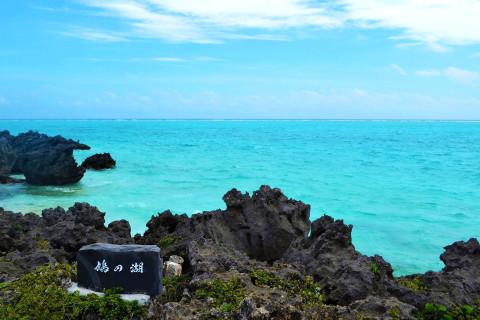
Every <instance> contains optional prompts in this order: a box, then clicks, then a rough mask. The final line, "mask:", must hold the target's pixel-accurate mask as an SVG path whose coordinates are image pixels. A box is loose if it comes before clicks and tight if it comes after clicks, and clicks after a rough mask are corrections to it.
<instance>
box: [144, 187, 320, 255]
mask: <svg viewBox="0 0 480 320" xmlns="http://www.w3.org/2000/svg"><path fill="white" fill-rule="evenodd" d="M223 199H224V201H225V203H226V205H227V209H226V210H216V211H211V212H203V213H200V214H195V215H193V216H192V218H188V217H187V216H186V215H173V214H172V213H171V212H170V211H165V212H163V213H161V214H159V215H157V216H156V217H152V219H151V220H150V221H149V222H148V223H147V227H148V230H147V231H146V232H145V235H144V237H143V239H142V242H144V243H146V244H154V243H157V242H158V241H159V240H161V239H162V237H165V236H170V237H173V238H176V239H178V240H179V241H178V242H177V243H176V245H177V246H184V251H186V247H187V245H188V244H190V243H191V240H199V239H201V238H205V239H210V240H211V241H213V242H214V243H215V244H216V245H223V246H227V247H229V248H233V249H236V250H238V251H240V252H243V253H244V254H246V255H247V256H249V257H250V258H253V259H256V260H260V261H270V262H271V261H274V260H277V259H279V258H280V257H281V256H282V255H283V253H284V252H285V251H286V250H287V249H288V247H289V246H290V244H291V243H292V241H293V240H295V239H297V238H298V237H304V236H306V235H307V233H308V230H309V227H310V220H309V217H310V206H309V205H306V204H304V203H303V202H301V201H295V200H291V199H288V198H287V197H285V195H283V193H282V192H281V191H280V189H272V188H270V187H268V186H262V187H260V189H259V190H258V191H256V192H254V193H253V196H251V197H250V195H249V194H248V193H245V194H242V193H240V192H239V191H238V190H236V189H233V190H231V191H229V192H227V194H225V196H224V197H223ZM174 249H175V250H178V248H176V247H174ZM164 254H166V255H168V254H169V252H168V251H167V252H164Z"/></svg>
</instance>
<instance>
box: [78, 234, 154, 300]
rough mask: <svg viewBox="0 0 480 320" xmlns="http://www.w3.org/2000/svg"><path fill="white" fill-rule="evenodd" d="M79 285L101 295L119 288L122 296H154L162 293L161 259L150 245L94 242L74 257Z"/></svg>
mask: <svg viewBox="0 0 480 320" xmlns="http://www.w3.org/2000/svg"><path fill="white" fill-rule="evenodd" d="M77 264H78V272H77V275H78V285H79V286H80V287H83V288H87V289H91V290H94V291H98V292H102V291H103V290H104V289H109V288H122V289H123V293H125V294H139V293H140V294H147V295H149V296H156V295H159V294H160V293H161V292H162V257H161V256H160V248H159V247H157V246H153V245H115V244H108V243H94V244H90V245H87V246H84V247H82V248H81V249H80V251H79V252H78V255H77Z"/></svg>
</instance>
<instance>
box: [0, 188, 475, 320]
mask: <svg viewBox="0 0 480 320" xmlns="http://www.w3.org/2000/svg"><path fill="white" fill-rule="evenodd" d="M223 199H224V201H225V203H226V209H225V210H220V209H218V210H214V211H206V212H203V213H200V214H195V215H192V216H191V217H188V216H187V215H185V214H184V215H175V214H173V213H172V212H170V211H165V212H162V213H159V214H157V215H155V216H152V218H151V219H150V221H148V223H147V228H148V229H147V231H146V232H145V233H144V234H143V235H139V234H137V235H134V236H132V235H131V230H130V225H129V223H128V221H126V220H120V221H115V222H112V223H110V224H109V225H108V226H105V219H104V216H105V214H104V213H102V212H100V211H99V210H98V209H97V208H96V207H94V206H91V205H89V204H86V203H76V204H75V205H74V206H73V207H71V208H69V209H68V210H64V209H62V208H54V209H46V210H44V211H43V212H42V214H41V215H36V214H32V213H27V214H21V213H13V212H9V211H5V210H3V209H0V288H1V287H2V286H1V284H2V283H8V282H12V281H15V279H18V278H19V277H22V276H23V275H25V274H28V273H30V272H33V271H34V270H35V269H36V268H37V267H39V266H42V265H46V264H54V263H67V264H72V263H74V261H75V256H76V254H77V252H78V250H79V249H80V248H81V247H82V246H83V245H87V244H90V243H95V242H107V243H114V244H128V243H137V244H154V245H158V246H159V247H161V248H162V255H163V257H164V259H165V260H168V258H169V257H170V256H173V255H175V256H179V257H182V258H183V260H184V263H183V274H182V275H181V276H179V277H178V279H175V281H172V279H170V280H169V279H167V280H165V290H166V292H165V294H164V295H162V296H160V297H158V298H155V299H153V300H152V301H151V303H150V305H149V306H148V317H149V318H152V319H224V318H230V319H415V318H418V319H442V318H444V317H443V315H444V314H447V312H452V314H455V315H457V316H458V317H457V316H454V317H453V318H452V317H451V319H477V316H479V315H480V313H477V312H478V310H477V309H476V308H478V306H477V304H478V302H479V300H478V299H479V298H480V244H479V243H478V241H477V240H476V239H470V240H469V241H467V242H464V241H458V242H455V243H453V244H451V245H449V246H447V247H445V251H444V253H443V254H442V255H441V256H440V259H441V260H442V261H443V262H444V264H445V267H444V268H443V269H442V270H441V271H439V272H431V271H430V272H426V273H424V274H417V275H410V276H406V277H400V278H396V277H394V276H393V270H392V267H391V265H390V264H389V263H388V262H386V261H385V260H384V259H383V258H382V257H380V256H377V255H375V256H373V257H369V256H365V255H362V254H361V253H359V252H358V251H356V250H355V247H354V245H353V244H352V238H351V232H352V226H351V225H346V224H344V223H343V221H342V220H335V219H333V218H332V217H329V216H323V217H321V218H319V219H317V220H315V221H313V222H312V221H310V206H309V205H307V204H305V203H303V202H301V201H297V200H293V199H289V198H288V197H287V196H285V195H284V194H283V193H282V192H281V191H280V190H279V189H275V188H270V187H268V186H262V187H260V188H259V190H258V191H256V192H254V193H253V194H252V195H249V194H248V193H241V192H240V191H238V190H236V189H233V190H231V191H229V192H227V193H226V194H225V196H224V197H223ZM219 288H220V289H219ZM215 290H223V291H221V293H220V294H218V293H216V294H214V293H215V292H216V291H215ZM212 292H214V293H212ZM230 296H231V299H230V298H229V299H230V300H228V301H227V300H222V299H227V298H228V297H230ZM0 297H2V299H4V300H5V301H7V302H8V297H9V294H8V293H4V294H2V295H1V296H0ZM222 297H223V298H222ZM225 306H228V308H227V307H225ZM467 307H468V308H467ZM465 308H467V309H465ZM464 313H465V314H467V315H468V314H472V315H475V314H476V316H471V317H467V316H465V317H463V314H464ZM460 316H462V317H460ZM91 319H98V317H97V318H95V317H93V318H91ZM445 319H447V318H445ZM449 319H450V318H449Z"/></svg>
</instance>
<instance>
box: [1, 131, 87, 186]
mask: <svg viewBox="0 0 480 320" xmlns="http://www.w3.org/2000/svg"><path fill="white" fill-rule="evenodd" d="M0 149H2V150H6V151H7V152H6V153H5V154H7V155H8V156H7V157H5V156H0V173H1V174H12V173H13V174H23V175H24V176H25V178H26V181H27V183H30V184H35V185H64V184H69V183H75V182H78V181H80V179H81V178H82V177H83V174H84V173H85V169H84V168H83V167H79V166H78V165H77V163H76V161H75V159H74V157H73V151H74V150H87V149H90V147H88V146H87V145H84V144H81V143H79V142H76V141H73V140H68V139H65V138H63V137H60V136H55V137H49V136H47V135H44V134H40V133H38V132H33V131H29V132H26V133H22V134H19V135H18V136H11V135H10V134H9V133H8V132H6V131H4V132H1V133H0ZM12 153H13V154H14V162H13V165H12V161H11V160H12ZM0 154H1V153H0ZM2 171H3V172H2Z"/></svg>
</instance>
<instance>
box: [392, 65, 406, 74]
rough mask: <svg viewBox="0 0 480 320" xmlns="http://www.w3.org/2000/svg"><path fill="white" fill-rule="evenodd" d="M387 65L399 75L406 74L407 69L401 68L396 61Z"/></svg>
mask: <svg viewBox="0 0 480 320" xmlns="http://www.w3.org/2000/svg"><path fill="white" fill-rule="evenodd" d="M389 67H390V69H392V70H393V71H395V72H396V73H398V74H399V75H401V76H406V75H407V74H408V73H407V71H406V70H405V69H404V68H402V67H401V66H399V65H398V64H396V63H392V64H391V65H390V66H389Z"/></svg>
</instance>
